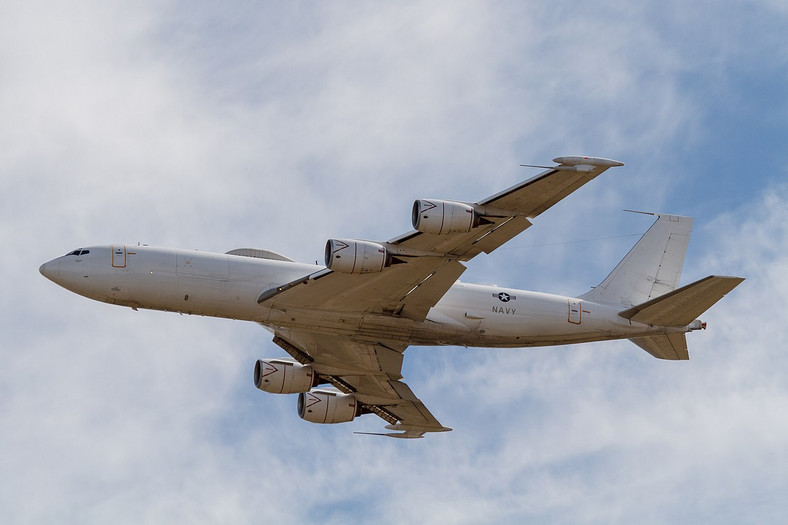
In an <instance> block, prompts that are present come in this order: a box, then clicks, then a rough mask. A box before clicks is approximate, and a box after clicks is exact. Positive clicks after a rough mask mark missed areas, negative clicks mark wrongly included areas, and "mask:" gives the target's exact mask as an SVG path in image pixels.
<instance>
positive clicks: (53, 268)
mask: <svg viewBox="0 0 788 525" xmlns="http://www.w3.org/2000/svg"><path fill="white" fill-rule="evenodd" d="M38 271H39V272H41V275H43V276H44V277H46V278H47V279H49V280H50V281H53V282H56V280H57V278H58V277H59V276H60V260H59V259H53V260H51V261H49V262H45V263H44V264H42V265H41V267H40V268H39V269H38Z"/></svg>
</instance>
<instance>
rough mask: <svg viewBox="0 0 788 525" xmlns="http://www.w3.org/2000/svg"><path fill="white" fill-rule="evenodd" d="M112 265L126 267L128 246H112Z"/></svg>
mask: <svg viewBox="0 0 788 525" xmlns="http://www.w3.org/2000/svg"><path fill="white" fill-rule="evenodd" d="M112 267H113V268H125V267H126V246H113V247H112Z"/></svg>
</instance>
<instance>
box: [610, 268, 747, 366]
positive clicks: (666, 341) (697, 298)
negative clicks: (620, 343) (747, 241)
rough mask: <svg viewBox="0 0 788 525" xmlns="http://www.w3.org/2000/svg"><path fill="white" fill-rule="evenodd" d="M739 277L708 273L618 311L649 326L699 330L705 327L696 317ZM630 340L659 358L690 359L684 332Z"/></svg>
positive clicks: (719, 297) (727, 290) (709, 306)
mask: <svg viewBox="0 0 788 525" xmlns="http://www.w3.org/2000/svg"><path fill="white" fill-rule="evenodd" d="M742 281H744V278H742V277H721V276H717V275H711V276H709V277H706V278H705V279H701V280H699V281H695V282H694V283H690V284H688V285H687V286H682V287H681V288H679V289H678V290H673V291H672V292H668V293H666V294H664V295H661V296H660V297H657V298H655V299H651V300H649V301H646V302H645V303H641V304H639V305H637V306H633V307H632V308H628V309H627V310H624V311H623V312H619V313H618V315H620V316H621V317H623V318H624V319H629V320H630V321H635V322H638V323H643V324H649V325H652V326H666V327H672V328H684V329H685V330H686V331H692V330H702V329H705V328H706V323H704V322H702V321H700V320H698V319H697V317H698V316H699V315H701V314H702V313H703V312H705V311H706V310H708V309H709V308H711V307H712V306H713V305H714V304H715V303H716V302H717V301H719V300H720V299H722V298H723V297H724V296H725V294H727V293H728V292H730V291H731V290H733V289H734V288H736V287H737V286H738V285H739V284H741V282H742ZM630 341H632V342H633V343H635V344H636V345H638V346H639V347H640V348H642V349H643V350H645V351H646V352H648V353H649V354H651V355H653V356H654V357H656V358H659V359H671V360H684V359H689V351H688V350H687V338H686V337H685V336H684V332H670V333H667V334H660V335H652V336H647V337H636V338H633V339H630Z"/></svg>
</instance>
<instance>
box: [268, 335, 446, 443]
mask: <svg viewBox="0 0 788 525" xmlns="http://www.w3.org/2000/svg"><path fill="white" fill-rule="evenodd" d="M274 342H275V343H276V344H278V345H279V346H281V347H282V348H283V349H285V351H287V353H289V354H290V355H291V356H292V357H293V358H294V359H296V360H297V361H299V362H301V363H302V364H310V365H311V366H312V368H313V369H314V370H315V371H316V372H317V373H318V375H320V377H321V378H322V379H324V380H325V381H328V382H329V383H331V384H332V385H333V386H334V387H335V388H337V389H338V390H340V391H341V392H344V393H346V394H350V393H352V394H354V396H355V397H356V400H357V401H358V403H360V404H361V406H362V407H363V411H364V412H366V413H374V414H376V415H378V416H380V417H381V418H383V419H384V420H386V421H387V422H388V423H389V425H388V426H387V427H386V428H388V429H389V430H394V431H399V432H398V433H392V434H384V435H386V436H391V437H406V438H419V437H422V436H423V435H424V433H425V432H445V431H449V430H451V429H450V428H446V427H444V426H443V425H441V424H440V423H439V422H438V420H437V419H436V418H435V416H433V415H432V413H431V412H430V411H429V410H427V407H426V406H424V403H422V402H421V400H419V398H417V397H416V395H415V394H414V393H413V391H412V390H411V389H410V387H409V386H408V385H407V384H405V383H403V382H402V381H400V379H402V375H401V373H400V372H401V369H402V353H403V352H404V350H405V348H406V346H405V345H394V344H390V343H389V344H382V343H360V342H354V341H351V340H350V339H348V338H344V337H339V336H328V335H324V334H314V333H309V332H304V331H298V330H287V329H280V330H277V331H276V335H275V337H274Z"/></svg>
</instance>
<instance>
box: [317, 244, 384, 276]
mask: <svg viewBox="0 0 788 525" xmlns="http://www.w3.org/2000/svg"><path fill="white" fill-rule="evenodd" d="M390 265H391V257H389V254H388V252H387V251H386V248H384V247H383V246H381V245H380V244H377V243H374V242H369V241H354V240H348V239H330V240H329V241H328V242H327V243H326V266H327V267H328V268H329V269H330V270H333V271H335V272H341V273H374V272H381V271H383V268H385V267H386V266H390Z"/></svg>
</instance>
